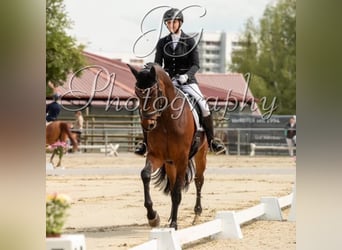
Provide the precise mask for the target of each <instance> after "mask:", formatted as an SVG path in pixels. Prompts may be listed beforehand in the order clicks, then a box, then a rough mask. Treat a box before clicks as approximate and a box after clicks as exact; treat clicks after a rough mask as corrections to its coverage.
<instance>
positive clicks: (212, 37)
mask: <svg viewBox="0 0 342 250" xmlns="http://www.w3.org/2000/svg"><path fill="white" fill-rule="evenodd" d="M198 53H199V60H200V67H201V68H200V70H199V72H200V73H225V72H226V33H224V32H207V33H205V32H204V33H203V35H202V38H201V41H200V43H199V44H198Z"/></svg>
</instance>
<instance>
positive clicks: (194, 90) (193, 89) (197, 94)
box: [173, 81, 210, 117]
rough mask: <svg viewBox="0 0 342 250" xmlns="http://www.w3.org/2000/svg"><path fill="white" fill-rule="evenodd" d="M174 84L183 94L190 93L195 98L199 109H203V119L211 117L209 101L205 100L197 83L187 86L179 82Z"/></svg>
mask: <svg viewBox="0 0 342 250" xmlns="http://www.w3.org/2000/svg"><path fill="white" fill-rule="evenodd" d="M173 84H174V85H175V86H176V87H177V88H179V89H181V90H182V91H183V92H185V93H188V94H189V95H191V96H193V97H194V98H195V100H196V102H197V103H198V105H199V107H200V108H201V111H202V115H203V117H207V116H209V115H210V110H209V106H208V104H207V101H206V100H205V99H204V97H203V94H202V92H201V90H200V89H199V87H198V84H196V83H190V84H186V85H180V84H178V82H177V81H173Z"/></svg>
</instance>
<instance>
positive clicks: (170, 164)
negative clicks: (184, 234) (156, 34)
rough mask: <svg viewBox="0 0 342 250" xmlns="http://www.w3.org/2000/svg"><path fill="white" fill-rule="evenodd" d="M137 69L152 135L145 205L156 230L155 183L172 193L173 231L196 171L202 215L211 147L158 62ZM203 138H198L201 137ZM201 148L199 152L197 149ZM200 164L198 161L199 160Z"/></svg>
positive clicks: (139, 93) (197, 211) (141, 102)
mask: <svg viewBox="0 0 342 250" xmlns="http://www.w3.org/2000/svg"><path fill="white" fill-rule="evenodd" d="M148 65H149V67H145V68H143V69H142V70H141V71H139V72H138V71H137V70H136V69H135V68H133V67H132V66H130V65H128V67H129V68H130V70H131V72H132V73H133V75H134V76H135V78H136V80H137V81H136V84H135V93H136V95H137V97H138V99H139V110H140V118H141V126H142V128H143V130H144V132H146V134H147V154H146V162H145V166H144V168H143V169H142V171H141V179H142V182H143V186H144V206H145V208H146V210H147V219H148V222H149V225H150V226H151V227H157V226H159V224H160V218H159V215H158V213H157V211H155V210H154V209H153V202H152V199H151V195H150V181H151V176H152V179H153V180H155V185H156V186H159V187H161V189H163V191H164V193H165V194H171V202H172V207H171V215H170V218H169V221H171V222H170V227H173V228H175V229H176V230H177V215H178V207H179V205H180V202H181V199H182V190H183V189H184V190H187V188H188V187H189V183H190V182H191V180H192V179H193V173H194V172H195V178H194V182H195V186H196V203H195V207H194V212H195V219H194V223H195V221H196V218H198V216H199V215H200V214H201V212H202V206H201V189H202V185H203V182H204V175H203V174H204V170H205V168H206V160H207V159H206V155H207V152H208V143H207V139H206V136H205V134H204V133H203V132H197V128H196V124H195V121H194V118H193V114H192V111H191V107H190V105H189V104H188V102H187V101H186V99H185V98H186V97H185V96H184V94H182V92H181V91H180V90H179V89H177V88H176V87H174V85H173V83H172V82H171V79H170V78H169V76H168V75H167V74H166V72H165V71H164V69H162V68H161V67H160V66H159V65H157V64H152V63H149V64H148ZM196 138H197V139H196ZM195 144H196V145H197V150H196V151H195V152H193V150H192V145H195ZM193 159H194V161H195V164H194V163H193V161H192V160H193Z"/></svg>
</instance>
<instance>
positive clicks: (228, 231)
mask: <svg viewBox="0 0 342 250" xmlns="http://www.w3.org/2000/svg"><path fill="white" fill-rule="evenodd" d="M216 219H221V220H222V223H221V225H222V230H221V232H220V233H218V234H216V235H215V237H216V238H218V239H227V238H235V239H242V232H241V228H240V224H239V223H238V221H237V219H236V215H235V212H234V211H219V212H217V213H216Z"/></svg>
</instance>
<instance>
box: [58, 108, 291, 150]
mask: <svg viewBox="0 0 342 250" xmlns="http://www.w3.org/2000/svg"><path fill="white" fill-rule="evenodd" d="M61 119H63V120H66V121H69V122H73V120H72V119H71V118H70V117H69V118H65V119H64V118H61ZM214 125H215V137H217V138H219V139H220V140H221V141H222V142H223V143H224V144H225V145H226V147H227V149H228V150H227V152H226V153H227V154H231V155H251V156H253V155H288V152H287V150H286V148H287V143H286V139H285V135H284V132H285V131H284V128H274V127H273V128H251V127H248V128H246V127H243V128H242V127H241V128H230V127H228V125H229V124H228V123H227V122H225V123H222V121H214ZM142 139H143V135H142V129H141V125H140V118H139V116H138V115H120V116H115V117H114V116H106V115H96V116H92V115H89V116H85V126H84V130H83V132H82V135H81V144H82V145H108V144H109V143H112V144H120V150H121V151H128V152H132V151H134V148H135V146H136V145H137V144H138V143H139V142H140V141H141V140H142ZM94 150H96V149H89V148H88V149H85V151H86V152H93V151H94Z"/></svg>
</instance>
